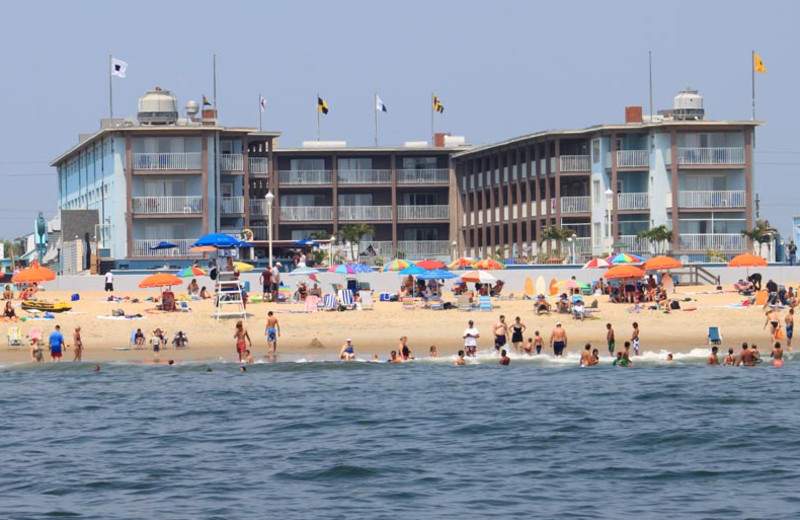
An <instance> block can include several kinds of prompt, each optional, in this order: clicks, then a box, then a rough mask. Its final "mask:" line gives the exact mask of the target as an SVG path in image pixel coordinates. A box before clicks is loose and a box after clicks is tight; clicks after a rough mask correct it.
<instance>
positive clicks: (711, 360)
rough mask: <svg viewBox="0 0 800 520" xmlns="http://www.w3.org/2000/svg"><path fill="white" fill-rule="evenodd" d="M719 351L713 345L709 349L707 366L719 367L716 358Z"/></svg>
mask: <svg viewBox="0 0 800 520" xmlns="http://www.w3.org/2000/svg"><path fill="white" fill-rule="evenodd" d="M718 351H719V347H717V346H716V345H714V346H713V347H711V354H709V355H708V364H709V365H719V358H718V357H717V352H718Z"/></svg>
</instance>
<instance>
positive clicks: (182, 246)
mask: <svg viewBox="0 0 800 520" xmlns="http://www.w3.org/2000/svg"><path fill="white" fill-rule="evenodd" d="M162 240H163V241H164V242H169V243H170V244H175V245H176V246H178V247H175V248H172V249H156V250H152V249H150V248H151V247H153V246H155V245H156V244H158V243H159V242H161V241H162ZM195 242H197V239H196V238H161V239H152V240H150V239H144V240H143V239H135V240H134V241H133V251H132V253H133V256H134V257H138V258H148V257H150V258H152V257H157V258H165V257H171V256H187V255H188V254H189V248H190V247H192V244H194V243H195Z"/></svg>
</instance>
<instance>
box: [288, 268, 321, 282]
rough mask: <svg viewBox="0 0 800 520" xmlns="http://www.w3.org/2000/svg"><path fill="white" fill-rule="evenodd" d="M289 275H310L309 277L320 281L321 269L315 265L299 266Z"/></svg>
mask: <svg viewBox="0 0 800 520" xmlns="http://www.w3.org/2000/svg"><path fill="white" fill-rule="evenodd" d="M289 276H308V278H309V279H311V280H313V281H315V282H319V271H318V270H317V269H314V268H313V267H298V268H297V269H295V270H294V271H292V272H291V273H289Z"/></svg>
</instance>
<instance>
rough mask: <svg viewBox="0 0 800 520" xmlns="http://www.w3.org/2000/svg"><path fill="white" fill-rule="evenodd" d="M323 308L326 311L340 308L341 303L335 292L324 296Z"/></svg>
mask: <svg viewBox="0 0 800 520" xmlns="http://www.w3.org/2000/svg"><path fill="white" fill-rule="evenodd" d="M322 308H323V309H325V310H326V311H335V310H336V309H338V308H339V304H338V303H336V295H335V294H333V293H328V294H326V295H325V296H323V297H322Z"/></svg>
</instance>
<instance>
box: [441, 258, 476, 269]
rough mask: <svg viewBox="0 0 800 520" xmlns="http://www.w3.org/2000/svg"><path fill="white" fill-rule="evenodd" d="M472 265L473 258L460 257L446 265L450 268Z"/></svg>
mask: <svg viewBox="0 0 800 520" xmlns="http://www.w3.org/2000/svg"><path fill="white" fill-rule="evenodd" d="M473 265H475V259H474V258H466V257H461V258H459V259H458V260H456V261H455V262H453V263H451V264H450V265H448V266H447V267H449V268H450V269H471V268H472V266H473Z"/></svg>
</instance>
